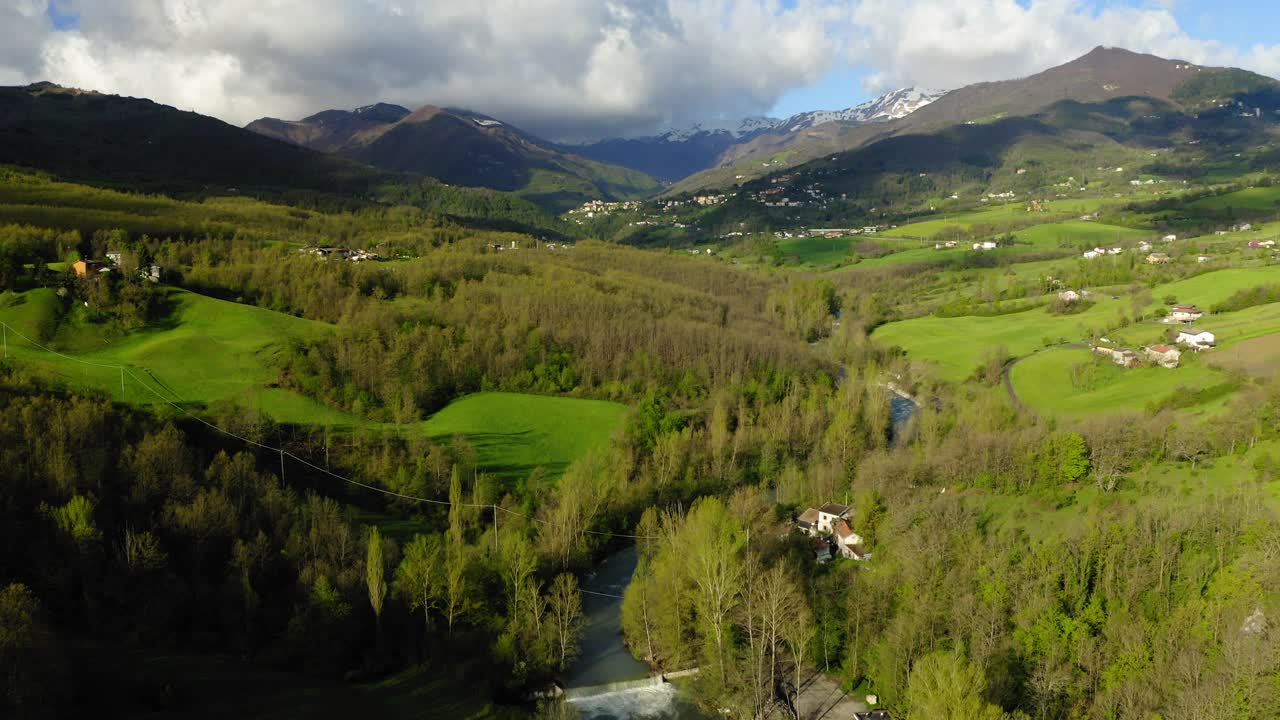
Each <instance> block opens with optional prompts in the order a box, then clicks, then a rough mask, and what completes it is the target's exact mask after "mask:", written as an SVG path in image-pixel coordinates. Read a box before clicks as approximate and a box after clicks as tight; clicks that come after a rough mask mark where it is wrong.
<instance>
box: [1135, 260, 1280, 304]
mask: <svg viewBox="0 0 1280 720" xmlns="http://www.w3.org/2000/svg"><path fill="white" fill-rule="evenodd" d="M1274 283H1280V265H1270V266H1262V267H1249V268H1226V269H1223V270H1215V271H1213V272H1208V273H1204V274H1202V275H1196V276H1195V277H1190V278H1187V279H1186V280H1179V281H1177V282H1172V283H1166V284H1164V285H1157V286H1155V287H1154V288H1152V289H1151V295H1152V296H1153V297H1154V298H1155V299H1156V304H1157V305H1163V304H1164V303H1163V300H1164V298H1165V297H1166V296H1168V295H1172V296H1174V297H1175V298H1177V301H1178V302H1180V303H1193V304H1195V305H1199V306H1200V307H1201V309H1204V310H1208V309H1209V308H1210V307H1212V306H1213V305H1215V304H1217V303H1220V302H1222V301H1223V300H1226V299H1227V298H1229V297H1231V295H1232V294H1234V293H1235V292H1236V291H1238V290H1245V289H1248V288H1253V287H1257V286H1259V285H1270V284H1274Z"/></svg>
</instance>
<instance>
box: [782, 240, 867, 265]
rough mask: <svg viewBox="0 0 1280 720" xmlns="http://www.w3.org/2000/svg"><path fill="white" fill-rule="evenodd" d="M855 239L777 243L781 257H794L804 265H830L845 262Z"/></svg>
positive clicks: (785, 241)
mask: <svg viewBox="0 0 1280 720" xmlns="http://www.w3.org/2000/svg"><path fill="white" fill-rule="evenodd" d="M855 242H856V238H852V237H839V238H821V237H805V238H788V239H786V240H779V241H778V249H779V250H780V251H782V254H783V255H786V256H788V257H794V258H796V259H797V260H799V261H800V262H801V263H803V264H805V265H813V266H822V265H832V264H834V263H838V262H840V261H842V260H845V259H847V258H848V257H849V254H850V253H851V252H852V251H853V245H854V243H855Z"/></svg>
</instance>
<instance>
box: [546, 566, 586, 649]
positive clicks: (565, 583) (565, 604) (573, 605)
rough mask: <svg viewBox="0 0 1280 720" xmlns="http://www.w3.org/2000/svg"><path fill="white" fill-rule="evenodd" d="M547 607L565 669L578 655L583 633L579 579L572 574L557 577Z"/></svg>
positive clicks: (562, 574)
mask: <svg viewBox="0 0 1280 720" xmlns="http://www.w3.org/2000/svg"><path fill="white" fill-rule="evenodd" d="M547 605H548V609H549V611H550V612H551V620H552V623H553V624H554V626H555V633H556V646H557V648H559V650H560V668H561V669H563V668H565V667H566V666H567V665H568V663H569V661H570V660H572V659H573V657H574V656H575V655H577V651H578V637H579V636H580V635H581V633H582V593H580V592H579V591H578V578H577V577H575V576H574V575H573V574H571V573H561V574H560V575H557V576H556V579H555V580H554V581H552V583H551V596H550V598H549V600H548V603H547Z"/></svg>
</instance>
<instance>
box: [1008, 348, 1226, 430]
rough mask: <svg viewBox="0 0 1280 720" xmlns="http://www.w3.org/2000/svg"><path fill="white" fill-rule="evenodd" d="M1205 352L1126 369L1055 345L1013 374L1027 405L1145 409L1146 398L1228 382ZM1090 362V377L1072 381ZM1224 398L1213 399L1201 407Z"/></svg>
mask: <svg viewBox="0 0 1280 720" xmlns="http://www.w3.org/2000/svg"><path fill="white" fill-rule="evenodd" d="M1203 360H1204V358H1202V357H1197V356H1195V355H1193V354H1190V353H1186V354H1184V355H1183V362H1182V365H1181V366H1180V367H1178V368H1176V369H1173V370H1169V369H1166V368H1162V367H1156V366H1148V367H1141V368H1131V369H1125V368H1121V367H1119V366H1118V365H1115V364H1113V363H1110V362H1099V363H1098V364H1097V365H1096V366H1095V365H1094V362H1095V360H1094V356H1093V353H1092V352H1091V351H1090V350H1088V349H1085V348H1056V349H1053V350H1046V351H1044V352H1042V353H1037V354H1035V355H1032V356H1031V357H1028V358H1026V359H1024V360H1022V361H1020V362H1018V363H1017V364H1016V365H1014V366H1013V369H1012V371H1011V372H1010V379H1011V380H1012V382H1013V387H1014V389H1015V390H1016V391H1017V393H1018V399H1019V400H1020V401H1021V402H1022V404H1023V405H1025V406H1026V407H1027V408H1028V409H1030V410H1032V411H1034V412H1036V413H1040V414H1045V415H1054V416H1059V417H1084V416H1087V415H1093V414H1097V413H1107V412H1124V411H1135V412H1137V411H1142V410H1143V409H1145V408H1146V406H1147V404H1148V403H1151V402H1158V401H1160V400H1164V399H1165V398H1167V397H1169V396H1170V395H1172V394H1173V393H1175V392H1180V391H1181V390H1183V389H1190V390H1200V389H1203V388H1207V387H1211V386H1213V385H1217V384H1220V383H1223V382H1225V381H1226V380H1227V379H1228V378H1227V377H1226V375H1225V374H1223V373H1222V372H1220V371H1218V370H1217V369H1214V368H1212V367H1210V365H1209V364H1208V363H1206V362H1203ZM1076 366H1082V368H1088V369H1087V371H1086V372H1084V373H1083V375H1085V376H1086V377H1087V378H1088V379H1087V380H1083V381H1081V382H1079V383H1077V382H1074V381H1073V377H1072V376H1073V372H1072V369H1073V368H1074V367H1076ZM1216 405H1220V403H1210V404H1209V406H1206V407H1205V408H1201V409H1202V410H1208V409H1212V408H1213V406H1216Z"/></svg>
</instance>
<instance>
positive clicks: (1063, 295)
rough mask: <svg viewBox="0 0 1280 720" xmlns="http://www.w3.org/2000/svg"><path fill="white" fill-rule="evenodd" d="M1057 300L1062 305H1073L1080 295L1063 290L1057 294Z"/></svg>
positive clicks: (1072, 291)
mask: <svg viewBox="0 0 1280 720" xmlns="http://www.w3.org/2000/svg"><path fill="white" fill-rule="evenodd" d="M1058 299H1059V300H1061V301H1062V302H1064V303H1073V302H1075V301H1077V300H1079V299H1080V293H1078V292H1076V291H1075V290H1063V291H1062V292H1060V293H1058Z"/></svg>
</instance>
